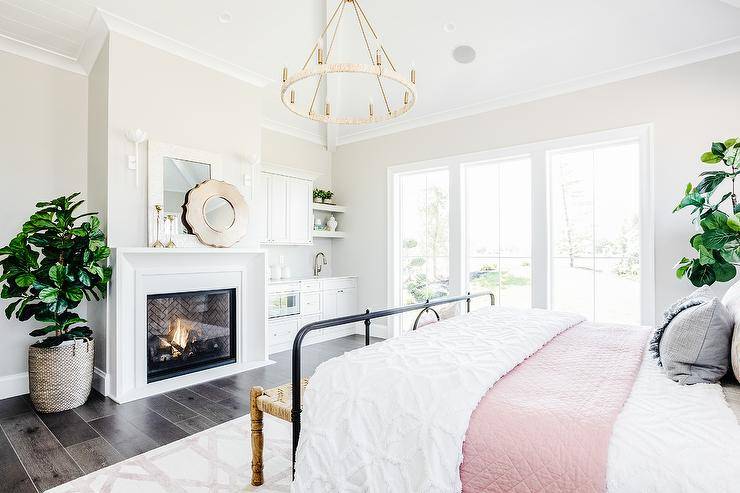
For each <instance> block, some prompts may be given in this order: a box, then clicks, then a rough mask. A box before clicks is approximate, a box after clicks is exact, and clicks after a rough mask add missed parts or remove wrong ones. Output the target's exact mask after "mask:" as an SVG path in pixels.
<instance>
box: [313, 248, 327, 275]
mask: <svg viewBox="0 0 740 493" xmlns="http://www.w3.org/2000/svg"><path fill="white" fill-rule="evenodd" d="M319 255H321V256H322V257H323V260H324V261H323V262H322V263H319ZM322 265H326V255H324V252H319V253H317V254H316V256H315V257H314V258H313V276H314V277H319V273H320V272H321V266H322Z"/></svg>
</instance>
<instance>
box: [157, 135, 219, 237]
mask: <svg viewBox="0 0 740 493" xmlns="http://www.w3.org/2000/svg"><path fill="white" fill-rule="evenodd" d="M148 161H149V165H148V168H149V180H148V185H149V200H148V209H147V218H148V225H149V235H148V237H149V244H148V246H152V245H153V244H154V243H155V242H156V241H157V239H159V241H160V242H162V243H163V244H167V242H168V241H169V240H170V229H169V228H170V225H169V223H168V222H167V221H165V218H166V217H167V216H168V215H172V216H174V221H173V222H174V231H173V233H172V241H173V242H174V243H175V245H176V246H178V247H194V246H204V245H202V244H201V243H200V242H199V241H198V238H196V236H195V235H193V234H191V233H189V232H188V230H187V227H186V226H185V224H184V223H183V221H182V216H183V207H182V206H183V204H184V203H185V195H186V194H187V193H188V191H189V190H190V189H192V188H193V187H194V186H195V185H197V184H198V183H202V182H204V181H206V180H223V165H222V162H221V156H219V155H218V154H215V153H212V152H208V151H203V150H199V149H190V148H188V147H183V146H178V145H174V144H165V143H164V142H156V141H152V140H150V141H149V152H148ZM157 206H161V207H162V212H161V217H160V221H159V226H158V225H157V211H156V207H157ZM158 227H159V231H157V228H158ZM158 232H159V235H157V233H158Z"/></svg>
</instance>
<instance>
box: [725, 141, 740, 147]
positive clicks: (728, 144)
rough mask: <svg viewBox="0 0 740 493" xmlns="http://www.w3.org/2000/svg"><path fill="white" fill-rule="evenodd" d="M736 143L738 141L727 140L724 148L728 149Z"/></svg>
mask: <svg viewBox="0 0 740 493" xmlns="http://www.w3.org/2000/svg"><path fill="white" fill-rule="evenodd" d="M737 142H738V139H728V140H726V141H725V147H726V148H728V149H729V148H730V147H732V146H734V145H735V144H736V143H737Z"/></svg>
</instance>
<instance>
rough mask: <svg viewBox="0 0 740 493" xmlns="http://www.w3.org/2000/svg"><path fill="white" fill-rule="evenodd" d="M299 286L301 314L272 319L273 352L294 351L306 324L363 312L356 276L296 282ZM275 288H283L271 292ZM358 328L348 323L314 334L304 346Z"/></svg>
mask: <svg viewBox="0 0 740 493" xmlns="http://www.w3.org/2000/svg"><path fill="white" fill-rule="evenodd" d="M295 284H296V287H297V288H298V289H299V290H300V307H301V313H300V315H294V316H290V317H284V318H275V319H270V320H268V323H267V329H268V340H269V346H270V353H277V352H280V351H285V350H287V349H290V348H291V347H292V345H293V339H294V338H295V336H296V334H297V333H298V330H299V329H300V328H301V327H303V326H304V325H306V324H309V323H311V322H317V321H319V320H326V319H329V318H335V317H342V316H345V315H356V314H358V313H360V312H359V307H358V304H357V278H355V277H337V278H326V279H308V280H303V281H296V282H295ZM273 289H281V288H278V287H277V285H271V286H270V287H268V291H271V290H273ZM283 289H284V288H283ZM356 329H357V324H347V325H342V326H339V327H330V328H327V329H320V330H316V331H312V332H311V333H310V334H309V335H308V336H307V337H306V338H305V339H304V345H308V344H313V343H316V342H322V341H326V340H329V339H336V338H337V337H343V336H345V335H348V334H354V333H355V330H356Z"/></svg>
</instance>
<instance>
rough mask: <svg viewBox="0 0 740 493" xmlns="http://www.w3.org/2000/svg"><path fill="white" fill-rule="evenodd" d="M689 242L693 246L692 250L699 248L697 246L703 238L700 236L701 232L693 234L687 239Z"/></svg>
mask: <svg viewBox="0 0 740 493" xmlns="http://www.w3.org/2000/svg"><path fill="white" fill-rule="evenodd" d="M689 243H690V244H691V246H692V247H694V250H697V251H698V250H699V247H700V246H701V245H703V244H704V238H702V236H701V233H699V234H695V235H694V236H692V237H691V239H690V240H689Z"/></svg>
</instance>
